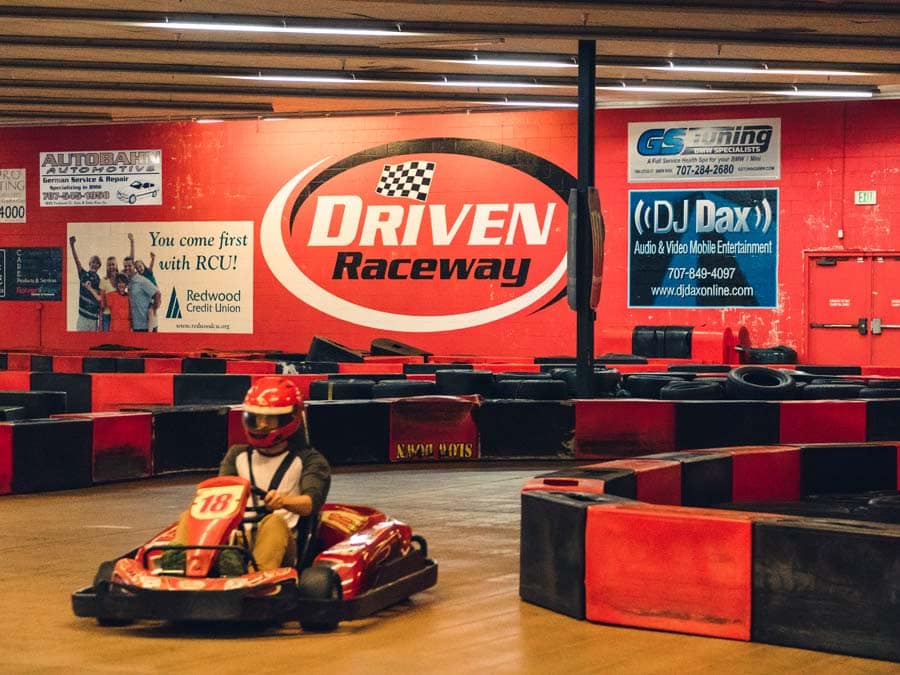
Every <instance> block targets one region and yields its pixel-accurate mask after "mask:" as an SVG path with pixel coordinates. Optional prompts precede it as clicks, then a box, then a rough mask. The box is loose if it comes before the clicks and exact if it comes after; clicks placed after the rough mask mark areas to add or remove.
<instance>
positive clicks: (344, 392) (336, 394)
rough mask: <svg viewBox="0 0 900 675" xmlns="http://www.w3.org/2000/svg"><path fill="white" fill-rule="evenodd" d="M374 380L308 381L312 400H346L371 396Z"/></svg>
mask: <svg viewBox="0 0 900 675" xmlns="http://www.w3.org/2000/svg"><path fill="white" fill-rule="evenodd" d="M374 386H375V380H313V381H312V382H310V383H309V398H310V400H312V401H347V400H351V399H369V398H372V387H374Z"/></svg>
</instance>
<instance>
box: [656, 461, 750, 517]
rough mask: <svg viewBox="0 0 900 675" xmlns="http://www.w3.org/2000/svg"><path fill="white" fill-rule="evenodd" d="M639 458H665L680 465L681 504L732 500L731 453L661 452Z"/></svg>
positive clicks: (714, 502)
mask: <svg viewBox="0 0 900 675" xmlns="http://www.w3.org/2000/svg"><path fill="white" fill-rule="evenodd" d="M641 459H667V460H670V461H676V462H679V463H680V464H681V504H682V506H711V505H712V504H725V503H727V502H730V501H731V497H732V494H733V488H732V478H731V472H732V466H733V462H732V460H731V455H725V454H722V455H719V454H716V453H713V452H709V453H706V452H696V453H695V452H662V453H659V454H657V455H642V456H641Z"/></svg>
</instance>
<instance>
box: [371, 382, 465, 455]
mask: <svg viewBox="0 0 900 675" xmlns="http://www.w3.org/2000/svg"><path fill="white" fill-rule="evenodd" d="M479 401H480V397H479V396H477V395H473V396H414V397H410V398H399V399H397V400H395V401H392V402H391V404H390V435H389V445H388V448H389V449H388V457H389V459H390V461H391V462H411V461H422V460H426V461H428V460H431V461H434V460H460V459H464V460H473V459H478V457H479V455H480V448H479V445H478V428H477V426H476V425H475V419H474V417H473V415H472V413H473V411H474V410H475V408H476V406H478V404H479Z"/></svg>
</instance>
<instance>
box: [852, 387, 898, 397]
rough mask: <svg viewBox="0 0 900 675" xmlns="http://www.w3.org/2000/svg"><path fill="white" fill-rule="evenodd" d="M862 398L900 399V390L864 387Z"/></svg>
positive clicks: (860, 393)
mask: <svg viewBox="0 0 900 675" xmlns="http://www.w3.org/2000/svg"><path fill="white" fill-rule="evenodd" d="M859 397H860V398H900V389H897V388H894V387H863V388H862V389H860V390H859Z"/></svg>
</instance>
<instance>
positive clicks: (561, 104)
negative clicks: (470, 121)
mask: <svg viewBox="0 0 900 675" xmlns="http://www.w3.org/2000/svg"><path fill="white" fill-rule="evenodd" d="M485 103H486V104H487V105H502V106H510V107H516V108H577V107H578V104H577V103H569V102H567V101H475V102H474V103H473V105H480V104H485Z"/></svg>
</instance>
